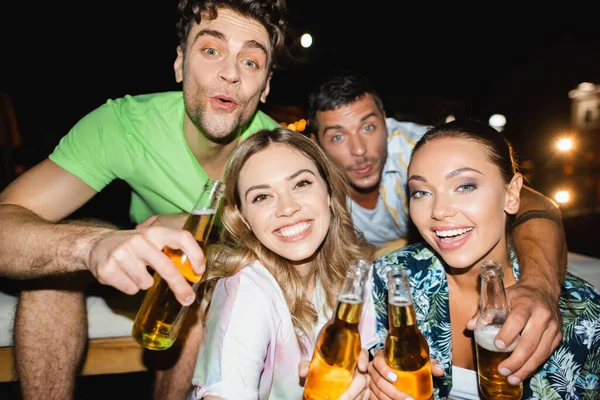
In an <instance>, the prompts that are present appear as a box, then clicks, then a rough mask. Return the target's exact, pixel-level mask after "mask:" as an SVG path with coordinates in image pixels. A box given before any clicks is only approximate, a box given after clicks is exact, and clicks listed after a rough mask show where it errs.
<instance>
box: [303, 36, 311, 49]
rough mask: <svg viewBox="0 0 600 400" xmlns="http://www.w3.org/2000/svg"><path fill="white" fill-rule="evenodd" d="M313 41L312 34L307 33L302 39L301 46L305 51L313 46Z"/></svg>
mask: <svg viewBox="0 0 600 400" xmlns="http://www.w3.org/2000/svg"><path fill="white" fill-rule="evenodd" d="M312 42H313V39H312V36H311V35H310V33H305V34H303V35H302V36H301V37H300V45H301V46H302V47H304V48H305V49H307V48H309V47H310V46H311V45H312Z"/></svg>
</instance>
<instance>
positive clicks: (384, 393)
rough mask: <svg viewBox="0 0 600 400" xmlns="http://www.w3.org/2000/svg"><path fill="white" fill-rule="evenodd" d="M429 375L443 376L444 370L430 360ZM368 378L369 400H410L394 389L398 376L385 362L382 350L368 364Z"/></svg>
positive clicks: (404, 394)
mask: <svg viewBox="0 0 600 400" xmlns="http://www.w3.org/2000/svg"><path fill="white" fill-rule="evenodd" d="M430 362H431V373H432V374H433V375H434V376H444V369H443V368H442V367H440V366H439V364H438V362H437V361H436V360H433V359H431V360H430ZM369 376H370V377H371V384H370V388H371V400H373V399H379V400H405V399H412V397H410V396H409V395H408V394H406V393H404V392H402V391H400V390H399V389H396V387H395V386H394V382H396V381H397V380H398V376H397V375H396V373H395V372H394V370H392V369H391V368H390V367H389V366H388V365H387V363H386V362H385V356H384V355H383V350H377V351H376V352H375V356H374V358H373V361H371V362H370V363H369Z"/></svg>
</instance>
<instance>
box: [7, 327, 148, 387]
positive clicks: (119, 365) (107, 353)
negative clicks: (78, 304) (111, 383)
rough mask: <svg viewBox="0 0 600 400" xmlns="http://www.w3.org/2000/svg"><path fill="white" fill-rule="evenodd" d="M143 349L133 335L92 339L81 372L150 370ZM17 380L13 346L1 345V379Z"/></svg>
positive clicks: (113, 372)
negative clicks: (144, 359) (145, 362)
mask: <svg viewBox="0 0 600 400" xmlns="http://www.w3.org/2000/svg"><path fill="white" fill-rule="evenodd" d="M143 352H144V349H143V348H142V347H141V346H140V345H139V344H138V343H137V342H136V341H135V340H134V339H133V338H132V337H130V336H129V337H115V338H102V339H90V340H89V341H88V348H87V355H86V358H85V361H84V364H83V370H82V371H81V375H103V374H121V373H128V372H140V371H147V370H148V368H147V367H146V366H145V365H144V362H143V359H142V356H143ZM16 380H17V374H16V371H15V367H14V353H13V348H12V347H0V382H13V381H16Z"/></svg>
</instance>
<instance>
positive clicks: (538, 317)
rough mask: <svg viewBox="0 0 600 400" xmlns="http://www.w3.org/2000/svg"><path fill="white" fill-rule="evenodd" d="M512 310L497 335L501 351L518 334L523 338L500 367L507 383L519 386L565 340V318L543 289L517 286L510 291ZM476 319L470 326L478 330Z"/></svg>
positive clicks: (513, 286) (508, 295)
mask: <svg viewBox="0 0 600 400" xmlns="http://www.w3.org/2000/svg"><path fill="white" fill-rule="evenodd" d="M506 295H507V297H508V301H509V304H510V306H511V311H510V313H509V314H508V318H507V319H506V322H505V324H504V326H503V327H502V329H501V330H500V332H498V335H497V336H496V341H495V345H496V347H498V348H506V347H507V346H509V345H510V344H511V343H512V342H513V341H514V340H515V339H516V338H517V336H518V335H519V334H521V338H520V339H519V343H518V344H517V347H516V348H515V350H514V351H513V353H512V354H511V356H510V357H509V358H507V359H506V360H504V361H503V362H502V363H500V365H499V366H498V367H499V368H498V370H499V372H500V373H501V374H502V375H505V376H508V382H509V383H510V384H512V385H518V384H519V383H521V382H523V381H524V380H525V379H526V378H527V377H528V376H529V375H531V374H532V373H533V372H534V371H535V370H536V369H537V368H538V367H539V366H540V365H542V364H543V363H544V362H545V361H546V360H547V359H548V358H549V357H550V355H551V354H552V352H553V351H554V350H555V349H556V347H557V346H558V345H559V344H560V342H561V340H562V329H561V327H562V319H561V315H560V312H559V310H558V299H557V298H556V296H554V295H552V294H549V293H547V292H546V291H544V290H543V289H541V288H540V287H534V286H530V285H528V284H527V283H518V284H515V285H512V286H511V287H509V288H507V290H506ZM475 322H476V318H475V317H474V318H472V319H471V320H470V321H469V322H468V323H467V328H468V329H471V330H473V329H474V328H475Z"/></svg>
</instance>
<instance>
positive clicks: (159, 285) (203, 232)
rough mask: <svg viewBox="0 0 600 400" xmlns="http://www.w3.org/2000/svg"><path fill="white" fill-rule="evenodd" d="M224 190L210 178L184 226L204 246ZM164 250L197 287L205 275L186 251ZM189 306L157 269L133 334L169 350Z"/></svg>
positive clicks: (148, 345) (150, 345) (148, 344)
mask: <svg viewBox="0 0 600 400" xmlns="http://www.w3.org/2000/svg"><path fill="white" fill-rule="evenodd" d="M223 190H224V185H223V183H222V182H221V181H218V180H214V179H208V181H207V182H206V184H205V185H204V189H203V190H202V194H201V195H200V198H199V199H198V201H197V202H196V204H195V206H194V209H193V210H192V212H191V213H190V215H189V216H188V218H187V220H186V221H185V224H184V226H183V229H184V230H186V231H188V232H191V233H192V234H193V235H194V238H195V239H196V242H198V245H199V246H200V247H201V248H203V249H204V244H205V242H206V241H207V239H208V236H209V235H210V231H211V229H212V226H213V222H214V219H215V216H216V213H217V209H218V207H219V202H220V200H221V198H222V196H223ZM163 252H164V253H165V254H166V255H167V256H168V257H169V258H170V259H171V261H173V263H174V264H175V265H176V266H177V268H179V271H180V272H181V274H182V275H183V276H184V278H185V279H186V280H187V281H188V282H189V283H190V284H191V285H192V288H193V289H194V291H196V290H197V289H198V286H199V284H200V280H201V279H202V276H201V275H197V274H196V273H195V272H194V270H193V269H192V265H191V263H190V261H189V259H188V258H187V256H186V255H185V254H184V252H183V251H182V250H179V249H172V248H170V247H167V246H165V248H164V249H163ZM188 309H189V306H183V305H182V304H181V303H179V301H178V300H177V298H176V297H175V294H174V293H173V292H172V291H171V289H170V288H169V285H168V284H167V282H166V281H165V280H164V279H162V278H161V277H160V275H159V274H157V273H155V274H154V284H153V285H152V287H151V288H150V289H148V291H147V292H146V295H145V296H144V300H143V302H142V305H141V307H140V309H139V310H138V313H137V316H136V318H135V321H134V323H133V328H132V336H133V337H134V338H135V340H136V341H137V342H138V343H139V344H140V345H141V346H143V347H145V348H147V349H149V350H166V349H168V348H169V347H171V346H172V345H173V343H174V342H175V340H176V339H177V335H178V334H179V331H180V330H181V326H182V325H183V321H184V319H185V316H186V314H187V311H188Z"/></svg>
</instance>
